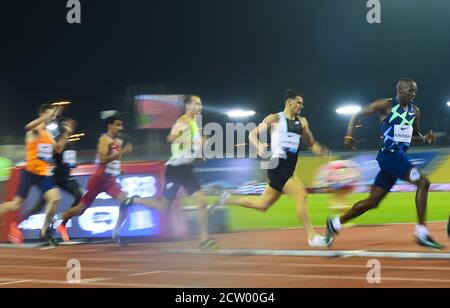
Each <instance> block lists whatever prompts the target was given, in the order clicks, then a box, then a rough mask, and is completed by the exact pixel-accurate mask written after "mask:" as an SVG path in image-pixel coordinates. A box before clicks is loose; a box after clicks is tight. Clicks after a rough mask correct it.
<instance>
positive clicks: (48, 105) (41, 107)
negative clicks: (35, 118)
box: [38, 104, 53, 114]
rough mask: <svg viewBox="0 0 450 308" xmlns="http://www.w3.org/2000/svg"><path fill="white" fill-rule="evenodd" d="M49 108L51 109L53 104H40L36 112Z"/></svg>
mask: <svg viewBox="0 0 450 308" xmlns="http://www.w3.org/2000/svg"><path fill="white" fill-rule="evenodd" d="M49 109H53V106H52V105H51V104H42V105H40V106H39V108H38V114H41V113H43V112H46V111H47V110H49Z"/></svg>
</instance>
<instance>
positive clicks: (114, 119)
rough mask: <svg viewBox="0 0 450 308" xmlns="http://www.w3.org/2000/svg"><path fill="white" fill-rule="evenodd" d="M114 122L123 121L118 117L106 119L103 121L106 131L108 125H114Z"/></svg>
mask: <svg viewBox="0 0 450 308" xmlns="http://www.w3.org/2000/svg"><path fill="white" fill-rule="evenodd" d="M116 121H123V120H122V119H121V118H120V117H118V116H110V117H107V118H106V119H105V126H106V129H108V125H112V124H114V122H116Z"/></svg>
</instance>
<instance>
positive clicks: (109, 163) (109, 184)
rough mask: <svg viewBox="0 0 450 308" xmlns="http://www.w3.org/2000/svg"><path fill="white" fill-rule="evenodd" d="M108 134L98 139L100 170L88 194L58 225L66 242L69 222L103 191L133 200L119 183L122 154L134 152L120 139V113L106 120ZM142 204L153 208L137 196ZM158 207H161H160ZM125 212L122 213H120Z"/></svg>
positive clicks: (96, 173) (138, 201) (120, 199)
mask: <svg viewBox="0 0 450 308" xmlns="http://www.w3.org/2000/svg"><path fill="white" fill-rule="evenodd" d="M105 122H106V130H107V132H106V134H104V135H102V136H101V137H100V138H99V140H98V146H97V151H98V159H99V164H98V167H97V170H96V172H95V173H94V174H93V175H92V176H91V177H90V178H89V181H88V183H87V189H88V191H87V193H86V194H84V196H83V197H82V198H81V201H80V203H79V204H78V205H76V206H74V207H72V208H70V209H69V210H67V211H66V212H65V213H64V214H63V217H62V218H63V221H62V222H61V225H60V226H59V227H58V228H57V231H58V233H59V234H60V235H61V238H62V239H63V240H64V241H66V242H67V241H69V240H70V238H69V235H68V233H67V229H66V224H67V222H68V221H69V219H71V218H72V217H74V216H77V215H82V214H83V213H84V212H85V211H86V209H87V208H88V207H89V206H90V205H91V204H92V203H93V202H94V201H95V199H96V197H97V196H98V195H99V194H100V193H103V192H105V193H107V194H108V195H110V196H111V197H113V198H114V199H116V200H119V201H121V202H122V203H123V204H128V203H129V202H130V201H131V199H130V198H128V197H127V194H126V193H125V192H123V191H122V188H121V187H120V185H119V184H118V183H117V176H119V175H120V174H121V173H122V170H121V158H122V155H125V154H128V153H131V151H132V148H133V146H132V144H131V143H129V144H127V145H126V146H125V147H122V145H123V141H122V139H120V138H119V135H120V134H121V132H122V130H123V121H122V119H120V118H119V117H117V116H111V117H109V118H107V119H106V120H105ZM133 201H135V202H136V203H138V204H143V205H145V206H147V207H153V206H152V205H151V204H150V205H148V204H146V200H144V199H140V198H138V197H135V198H133ZM156 208H157V207H156ZM123 215H124V214H123V213H122V211H121V213H120V216H123Z"/></svg>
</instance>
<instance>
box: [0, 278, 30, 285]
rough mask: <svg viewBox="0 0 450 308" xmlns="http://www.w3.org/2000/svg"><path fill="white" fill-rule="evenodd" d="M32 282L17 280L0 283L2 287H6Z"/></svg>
mask: <svg viewBox="0 0 450 308" xmlns="http://www.w3.org/2000/svg"><path fill="white" fill-rule="evenodd" d="M0 281H1V279H0ZM30 281H31V280H15V281H10V282H0V286H6V285H11V284H19V283H27V282H30Z"/></svg>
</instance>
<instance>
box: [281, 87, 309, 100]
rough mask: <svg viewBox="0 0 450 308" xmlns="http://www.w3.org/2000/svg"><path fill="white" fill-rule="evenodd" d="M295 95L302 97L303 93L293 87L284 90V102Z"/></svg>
mask: <svg viewBox="0 0 450 308" xmlns="http://www.w3.org/2000/svg"><path fill="white" fill-rule="evenodd" d="M297 96H300V97H301V98H304V96H303V93H302V92H300V91H297V90H294V89H288V90H286V92H284V102H285V103H286V102H287V100H288V99H294V98H296V97H297Z"/></svg>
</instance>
